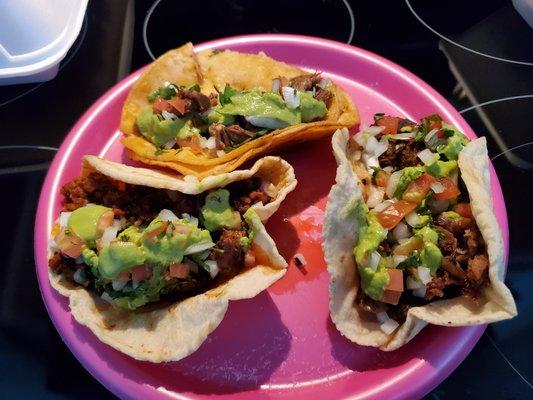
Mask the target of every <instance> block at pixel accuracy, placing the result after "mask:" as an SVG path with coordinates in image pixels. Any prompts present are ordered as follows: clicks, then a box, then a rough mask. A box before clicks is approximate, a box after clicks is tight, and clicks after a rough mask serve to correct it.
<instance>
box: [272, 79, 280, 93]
mask: <svg viewBox="0 0 533 400" xmlns="http://www.w3.org/2000/svg"><path fill="white" fill-rule="evenodd" d="M280 87H281V80H280V79H278V78H276V79H272V91H273V92H275V93H277V92H279V88H280Z"/></svg>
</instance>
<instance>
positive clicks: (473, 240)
mask: <svg viewBox="0 0 533 400" xmlns="http://www.w3.org/2000/svg"><path fill="white" fill-rule="evenodd" d="M464 238H465V240H466V248H467V249H468V255H470V256H473V255H475V254H477V250H478V248H479V247H480V246H483V245H484V242H483V237H482V236H481V233H480V232H479V229H477V226H473V227H472V228H470V229H466V230H465V234H464Z"/></svg>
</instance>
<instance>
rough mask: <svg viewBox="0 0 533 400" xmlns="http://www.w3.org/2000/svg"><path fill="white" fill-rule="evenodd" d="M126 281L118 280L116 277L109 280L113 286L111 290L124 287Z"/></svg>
mask: <svg viewBox="0 0 533 400" xmlns="http://www.w3.org/2000/svg"><path fill="white" fill-rule="evenodd" d="M127 283H128V281H119V280H118V279H113V280H112V281H111V286H113V290H116V291H117V292H118V291H119V290H122V289H124V286H126V284H127Z"/></svg>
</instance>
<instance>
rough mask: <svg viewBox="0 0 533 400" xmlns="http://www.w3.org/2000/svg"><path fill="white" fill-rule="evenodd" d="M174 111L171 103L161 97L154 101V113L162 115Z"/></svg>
mask: <svg viewBox="0 0 533 400" xmlns="http://www.w3.org/2000/svg"><path fill="white" fill-rule="evenodd" d="M172 110H173V107H172V106H171V105H170V103H169V102H168V101H166V100H165V99H162V98H161V97H158V98H157V99H156V100H155V101H154V104H152V111H153V112H155V113H156V114H160V113H162V112H163V111H167V112H172Z"/></svg>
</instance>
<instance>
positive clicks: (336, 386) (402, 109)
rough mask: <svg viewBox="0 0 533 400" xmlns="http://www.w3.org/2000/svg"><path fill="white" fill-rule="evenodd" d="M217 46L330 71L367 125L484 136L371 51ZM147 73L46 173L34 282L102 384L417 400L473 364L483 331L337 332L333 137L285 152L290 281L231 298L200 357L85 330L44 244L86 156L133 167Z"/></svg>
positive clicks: (157, 391)
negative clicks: (64, 188)
mask: <svg viewBox="0 0 533 400" xmlns="http://www.w3.org/2000/svg"><path fill="white" fill-rule="evenodd" d="M214 47H217V48H230V49H233V50H238V51H241V52H254V53H256V52H258V51H264V52H265V53H266V54H268V55H269V56H272V57H274V58H276V59H278V60H283V61H285V62H287V63H290V64H294V65H297V66H300V67H303V68H306V69H309V70H313V71H314V70H320V71H324V73H325V75H327V76H329V77H330V78H332V79H333V80H334V81H335V82H336V83H337V84H339V85H341V86H343V87H344V88H345V89H346V90H347V91H348V92H349V93H350V95H351V96H352V98H353V100H354V102H355V103H356V104H357V106H358V108H359V111H360V113H361V119H362V124H369V123H370V122H371V120H372V115H373V114H374V113H376V112H386V113H392V114H397V115H403V116H406V117H408V118H411V119H413V120H416V119H418V118H420V117H422V116H424V115H427V114H430V113H434V112H438V113H440V114H441V115H442V116H443V117H444V119H445V120H447V121H448V122H450V123H451V124H454V125H456V126H458V127H459V128H460V129H461V130H462V131H463V132H465V133H466V134H467V135H468V136H470V137H475V135H474V133H473V132H472V129H471V128H470V127H469V126H468V125H467V124H466V122H465V121H464V120H463V119H462V117H461V116H460V115H459V114H458V113H457V112H456V111H455V110H454V109H453V108H452V106H451V105H450V104H449V103H448V102H447V101H446V100H445V99H444V98H443V97H442V96H440V95H439V94H438V93H436V92H435V90H433V89H432V88H431V87H429V86H428V85H427V84H426V83H424V82H423V81H421V80H420V79H419V78H417V77H416V76H414V75H413V74H411V73H409V72H408V71H406V70H405V69H403V68H401V67H399V66H398V65H395V64H393V63H392V62H390V61H387V60H385V59H383V58H381V57H379V56H377V55H375V54H372V53H369V52H368V51H365V50H361V49H358V48H355V47H351V46H347V45H343V44H339V43H337V42H332V41H329V40H324V39H318V38H311V37H303V36H290V35H253V36H241V37H234V38H229V39H222V40H217V41H213V42H209V43H205V44H202V45H199V46H197V47H196V48H197V50H203V49H207V48H214ZM140 73H141V71H137V72H135V73H133V74H132V75H130V76H129V77H127V78H126V79H124V80H123V81H121V82H119V83H118V84H117V85H115V86H114V87H113V88H111V89H110V90H109V91H108V92H107V93H106V94H105V95H104V96H103V97H102V98H101V99H100V100H98V101H97V102H96V103H95V104H94V105H93V106H92V107H91V108H90V109H89V110H88V111H87V112H86V113H85V115H84V116H83V117H82V118H81V119H80V120H79V121H78V123H77V124H76V125H75V126H74V127H73V128H72V130H71V132H70V133H69V135H68V136H67V137H66V139H65V141H64V142H63V144H62V146H61V149H60V150H59V152H58V154H57V156H56V157H55V159H54V162H53V163H52V165H51V167H50V170H49V171H48V175H47V176H46V181H45V183H44V186H43V189H42V192H41V197H40V200H39V208H38V211H37V217H36V223H35V257H36V262H37V276H38V279H39V284H40V288H41V292H42V296H43V299H44V301H45V304H46V307H47V309H48V312H49V314H50V317H51V318H52V320H53V322H54V324H55V326H56V328H57V330H58V331H59V333H60V334H61V337H62V338H63V340H64V341H65V343H66V344H67V346H68V347H69V348H70V350H71V351H72V352H73V353H74V355H75V356H76V357H77V358H78V359H79V360H80V362H81V363H82V364H83V365H84V366H85V368H87V370H89V372H90V373H91V374H93V375H94V376H95V377H96V378H97V379H98V380H99V381H100V382H102V384H104V385H105V386H106V387H107V388H108V389H109V390H111V391H112V392H113V393H115V394H117V395H118V396H120V397H124V398H175V399H189V398H194V399H204V398H220V399H222V398H233V399H258V398H279V399H304V398H328V399H332V398H365V399H393V398H394V399H396V398H418V397H421V396H423V395H424V394H425V393H427V392H428V391H430V390H431V389H432V388H433V387H435V386H436V385H437V384H438V383H439V382H441V381H442V380H443V379H444V378H446V377H447V376H448V375H449V374H450V373H451V372H452V371H453V370H454V368H456V367H457V365H458V364H459V363H460V362H461V361H462V360H463V359H464V358H465V357H466V355H467V354H468V353H469V352H470V350H471V349H472V347H473V346H474V345H475V343H476V342H477V340H478V339H479V337H480V335H481V334H482V333H483V331H484V329H485V326H477V327H466V328H445V327H436V326H431V327H428V328H426V329H424V330H423V331H422V333H421V334H420V335H418V336H417V337H416V339H414V340H413V341H411V342H410V343H409V344H408V345H406V346H405V347H404V348H402V349H400V350H398V351H395V352H392V353H384V352H381V351H379V350H375V349H373V348H365V347H360V346H356V345H355V344H353V343H351V342H350V341H348V340H346V339H345V338H344V337H342V336H341V335H340V334H339V333H338V332H337V330H336V329H335V327H334V326H333V324H332V322H331V320H330V319H329V314H328V275H327V272H326V266H325V264H324V261H323V257H322V249H321V245H320V244H321V228H322V226H321V225H322V219H323V215H324V206H325V204H326V198H327V194H328V191H329V189H330V187H331V185H332V183H333V181H334V176H335V160H334V158H333V156H332V154H331V146H330V141H329V139H325V140H321V141H318V142H314V143H309V144H306V145H305V146H302V145H299V147H293V148H291V149H289V150H287V151H285V152H283V153H281V155H282V156H283V157H285V158H286V159H287V160H288V161H289V162H290V163H291V164H292V165H293V166H294V168H295V170H296V175H297V177H298V181H299V183H298V187H297V189H296V190H295V191H294V192H293V193H292V194H291V195H290V196H289V198H288V199H287V201H285V203H284V204H283V205H282V207H281V208H280V210H279V212H278V213H277V214H275V215H274V216H273V217H272V219H271V220H270V221H269V222H268V225H267V229H268V231H269V232H270V233H271V235H272V236H273V237H274V239H275V240H276V242H277V243H278V246H279V248H280V251H281V253H282V254H283V255H284V256H285V257H286V259H287V260H291V261H290V267H289V271H288V273H287V275H286V276H285V277H284V278H283V279H282V280H281V281H279V282H277V283H276V284H274V285H273V286H272V287H271V288H270V289H269V290H268V291H266V292H263V293H261V294H260V295H258V296H257V297H255V298H254V299H251V300H242V301H237V302H233V303H232V304H231V306H230V308H229V310H228V313H227V315H226V317H225V318H224V321H223V322H222V324H221V325H220V326H219V327H218V328H217V329H216V330H215V332H214V333H213V334H212V335H211V336H210V337H209V338H208V340H207V341H206V342H205V343H204V344H203V345H202V346H201V347H200V349H199V350H198V351H197V352H196V353H194V354H193V355H191V356H189V357H187V358H186V359H184V360H182V361H180V362H173V363H165V364H150V363H147V362H139V361H135V360H133V359H131V358H129V357H127V356H125V355H123V354H121V353H119V352H117V351H115V350H113V349H112V348H110V347H108V346H107V345H104V344H102V343H101V342H100V341H99V340H98V339H97V338H96V337H95V336H94V335H93V334H92V333H91V332H90V331H89V330H88V329H86V328H84V327H82V326H80V325H79V324H77V323H76V322H75V321H74V320H73V318H72V317H71V315H70V312H69V307H68V302H67V300H66V299H65V298H64V297H62V296H61V295H59V294H58V293H56V292H55V291H54V290H53V289H52V288H51V287H50V284H49V282H48V277H47V260H46V246H47V237H48V233H49V232H50V229H51V226H52V221H53V220H54V219H55V218H56V217H57V214H58V212H59V209H60V204H61V196H60V195H59V189H60V187H61V185H62V184H64V183H65V182H67V181H68V180H70V179H72V178H74V177H75V176H77V175H78V174H79V171H80V163H81V159H82V156H83V155H84V154H98V155H101V156H104V157H106V158H109V159H112V160H118V161H120V160H126V159H125V157H123V148H122V146H121V145H120V134H119V132H118V126H119V118H120V111H121V107H122V103H123V102H124V99H125V98H126V95H127V93H128V91H129V89H130V88H131V85H132V84H133V82H135V80H136V79H137V78H138V77H139V74H140ZM491 173H492V178H493V197H494V210H495V212H496V215H497V217H498V221H499V222H500V226H501V228H502V231H503V233H504V241H505V248H506V253H507V246H508V231H507V219H506V212H505V205H504V201H503V197H502V193H501V189H500V185H499V183H498V180H497V178H496V175H495V173H494V171H493V170H492V171H491ZM296 253H302V254H303V255H304V256H305V258H306V259H307V262H308V264H307V266H306V267H305V268H302V269H298V268H297V267H296V266H295V265H294V261H293V256H294V254H296Z"/></svg>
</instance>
